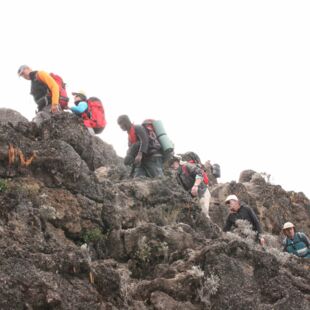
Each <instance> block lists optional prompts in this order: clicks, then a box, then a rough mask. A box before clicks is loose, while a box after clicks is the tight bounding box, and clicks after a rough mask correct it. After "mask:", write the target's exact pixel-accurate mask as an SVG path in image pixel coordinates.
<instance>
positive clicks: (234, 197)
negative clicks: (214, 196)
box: [225, 195, 239, 203]
mask: <svg viewBox="0 0 310 310" xmlns="http://www.w3.org/2000/svg"><path fill="white" fill-rule="evenodd" d="M231 200H236V201H239V199H238V197H237V196H236V195H229V196H227V198H226V199H225V203H228V202H229V201H231Z"/></svg>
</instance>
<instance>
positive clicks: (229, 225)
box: [223, 216, 233, 232]
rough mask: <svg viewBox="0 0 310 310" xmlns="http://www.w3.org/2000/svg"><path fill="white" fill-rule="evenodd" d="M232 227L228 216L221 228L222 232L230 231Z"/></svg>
mask: <svg viewBox="0 0 310 310" xmlns="http://www.w3.org/2000/svg"><path fill="white" fill-rule="evenodd" d="M232 225H233V223H232V221H231V220H230V216H228V218H227V220H226V224H225V226H224V228H223V231H224V232H227V231H230V230H231V226H232Z"/></svg>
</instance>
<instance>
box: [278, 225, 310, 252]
mask: <svg viewBox="0 0 310 310" xmlns="http://www.w3.org/2000/svg"><path fill="white" fill-rule="evenodd" d="M282 231H283V234H284V235H285V236H286V237H285V239H284V240H283V246H284V248H283V251H284V252H287V253H291V254H294V255H296V256H298V257H305V258H310V240H309V238H308V237H307V236H306V235H305V234H304V233H302V232H296V230H295V225H294V224H293V223H291V222H286V223H285V224H284V225H283V228H282Z"/></svg>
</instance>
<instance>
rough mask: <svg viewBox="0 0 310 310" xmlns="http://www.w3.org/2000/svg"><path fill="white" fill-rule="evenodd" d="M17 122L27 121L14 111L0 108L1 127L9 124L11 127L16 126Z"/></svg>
mask: <svg viewBox="0 0 310 310" xmlns="http://www.w3.org/2000/svg"><path fill="white" fill-rule="evenodd" d="M19 122H28V120H27V118H26V117H24V116H22V115H21V114H20V113H19V112H17V111H14V110H12V109H6V108H0V124H1V125H6V124H9V123H11V124H12V125H16V124H18V123H19Z"/></svg>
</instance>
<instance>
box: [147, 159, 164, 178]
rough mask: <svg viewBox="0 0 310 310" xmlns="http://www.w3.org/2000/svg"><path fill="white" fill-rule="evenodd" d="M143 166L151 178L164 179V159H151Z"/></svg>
mask: <svg viewBox="0 0 310 310" xmlns="http://www.w3.org/2000/svg"><path fill="white" fill-rule="evenodd" d="M143 166H144V168H145V170H146V173H147V175H148V176H149V177H151V178H155V177H162V176H163V175H164V173H163V159H162V157H159V156H158V157H151V158H149V159H147V160H145V161H144V162H143Z"/></svg>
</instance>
